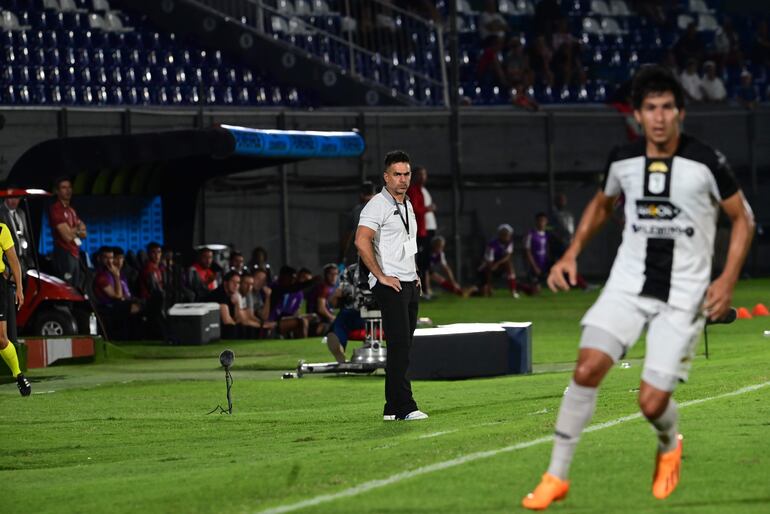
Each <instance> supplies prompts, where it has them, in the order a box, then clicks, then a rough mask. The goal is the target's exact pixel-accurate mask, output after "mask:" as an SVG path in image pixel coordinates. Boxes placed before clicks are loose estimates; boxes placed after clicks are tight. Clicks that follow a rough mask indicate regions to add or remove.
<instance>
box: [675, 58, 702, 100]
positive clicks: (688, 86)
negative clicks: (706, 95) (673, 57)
mask: <svg viewBox="0 0 770 514" xmlns="http://www.w3.org/2000/svg"><path fill="white" fill-rule="evenodd" d="M679 82H681V83H682V88H683V89H684V92H685V95H686V97H687V100H688V101H689V102H700V101H701V100H703V87H702V81H701V78H700V75H698V62H697V61H696V60H695V59H690V60H688V61H687V67H686V68H685V70H684V71H683V72H682V74H681V75H679Z"/></svg>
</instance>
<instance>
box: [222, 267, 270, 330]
mask: <svg viewBox="0 0 770 514" xmlns="http://www.w3.org/2000/svg"><path fill="white" fill-rule="evenodd" d="M231 271H233V270H231ZM255 283H256V280H255V279H254V275H252V274H250V273H247V272H244V273H241V285H240V286H239V288H238V295H239V300H240V305H239V306H238V307H239V308H238V310H236V311H235V321H236V323H238V325H240V331H241V337H244V338H246V339H257V338H259V337H262V336H263V335H265V334H267V332H266V331H267V330H269V329H272V328H275V323H273V322H272V321H265V322H263V321H262V319H260V318H259V316H257V315H256V304H255V303H254V297H255V295H254V292H255V291H254V284H255Z"/></svg>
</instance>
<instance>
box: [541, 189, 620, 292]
mask: <svg viewBox="0 0 770 514" xmlns="http://www.w3.org/2000/svg"><path fill="white" fill-rule="evenodd" d="M616 198H617V197H615V196H609V195H607V194H605V193H604V191H597V192H596V194H595V195H594V197H593V198H592V199H591V201H590V202H589V203H588V205H587V206H586V208H585V210H584V211H583V215H582V216H581V218H580V224H578V227H577V230H576V231H575V238H574V239H573V240H572V243H570V245H569V247H568V248H567V251H566V252H564V255H563V256H562V258H561V259H559V261H558V262H557V263H556V264H554V265H553V267H551V272H550V273H549V275H548V287H550V288H551V290H552V291H554V292H555V291H558V290H559V289H561V290H563V291H566V290H568V289H569V288H570V286H575V285H577V258H578V255H580V252H582V251H583V248H585V247H586V245H587V244H588V242H589V241H590V240H591V239H592V238H593V237H594V236H595V235H596V233H597V232H599V229H601V228H602V226H603V225H604V224H605V223H606V222H607V220H608V219H610V217H611V216H612V212H613V210H614V206H615V200H616ZM565 274H566V275H567V277H568V278H569V282H567V280H566V279H565V277H564V275H565Z"/></svg>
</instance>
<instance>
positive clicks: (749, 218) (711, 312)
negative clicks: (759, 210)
mask: <svg viewBox="0 0 770 514" xmlns="http://www.w3.org/2000/svg"><path fill="white" fill-rule="evenodd" d="M720 205H721V206H722V210H723V211H725V214H727V217H728V218H730V222H731V223H732V231H731V232H730V246H729V247H728V250H727V260H726V262H725V267H724V270H723V271H722V274H721V275H719V277H717V279H716V280H714V281H713V282H712V283H711V285H710V286H709V288H708V290H707V291H706V303H705V305H704V309H705V311H706V314H707V316H708V317H709V318H710V319H712V320H717V319H720V318H722V317H724V315H725V314H727V310H728V309H729V308H730V304H731V303H732V299H733V289H734V288H735V283H736V282H737V281H738V278H739V277H740V274H741V268H742V267H743V263H744V262H745V260H746V254H748V252H749V247H750V246H751V239H752V238H753V237H754V215H753V213H752V212H751V207H749V204H748V202H747V201H746V198H745V197H744V196H743V193H742V192H741V191H740V190H738V192H737V193H735V194H733V195H732V196H730V197H728V198H727V199H726V200H723V201H722V202H721V203H720Z"/></svg>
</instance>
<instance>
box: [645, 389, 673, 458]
mask: <svg viewBox="0 0 770 514" xmlns="http://www.w3.org/2000/svg"><path fill="white" fill-rule="evenodd" d="M678 420H679V409H678V408H677V404H676V402H675V401H674V399H673V398H671V399H669V400H668V405H667V406H666V410H664V411H663V414H661V415H660V416H659V417H658V418H657V419H652V420H650V424H651V425H652V427H653V429H655V433H656V434H657V435H658V451H660V452H662V453H665V452H670V451H671V450H674V449H675V448H676V445H677V443H678V441H677V438H676V434H677V421H678Z"/></svg>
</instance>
